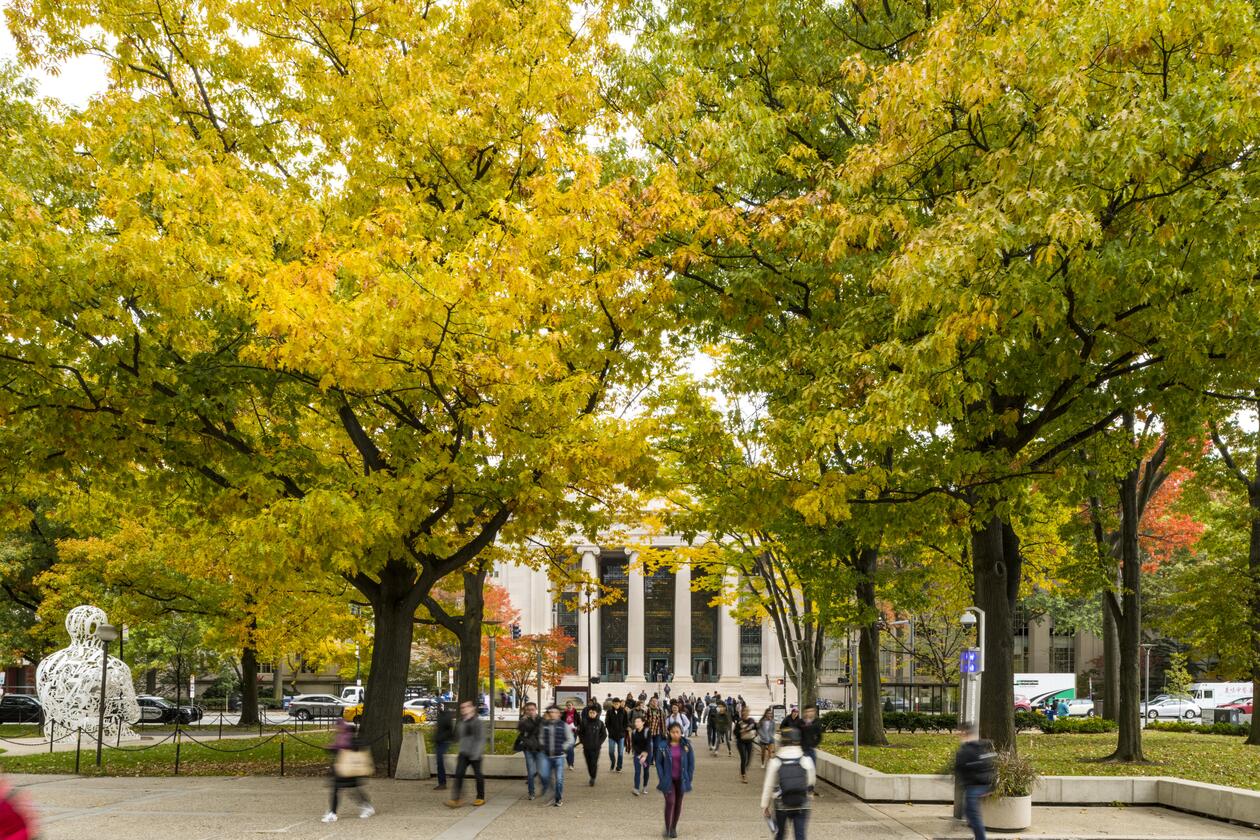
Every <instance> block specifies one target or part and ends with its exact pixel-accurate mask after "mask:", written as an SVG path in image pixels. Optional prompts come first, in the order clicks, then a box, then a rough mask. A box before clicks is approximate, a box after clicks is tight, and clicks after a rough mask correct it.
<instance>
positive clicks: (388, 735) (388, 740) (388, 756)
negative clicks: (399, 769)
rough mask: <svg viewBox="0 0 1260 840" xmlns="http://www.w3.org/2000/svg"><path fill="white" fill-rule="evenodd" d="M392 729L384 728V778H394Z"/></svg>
mask: <svg viewBox="0 0 1260 840" xmlns="http://www.w3.org/2000/svg"><path fill="white" fill-rule="evenodd" d="M393 764H394V731H393V730H392V729H386V730H385V778H387V779H392V778H394V768H393Z"/></svg>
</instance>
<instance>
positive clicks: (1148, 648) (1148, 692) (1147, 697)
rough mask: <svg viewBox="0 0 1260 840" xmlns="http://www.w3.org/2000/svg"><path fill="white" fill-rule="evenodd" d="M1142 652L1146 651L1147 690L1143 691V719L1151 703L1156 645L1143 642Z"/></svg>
mask: <svg viewBox="0 0 1260 840" xmlns="http://www.w3.org/2000/svg"><path fill="white" fill-rule="evenodd" d="M1141 647H1142V650H1144V651H1146V688H1145V689H1144V690H1143V691H1142V717H1143V718H1145V717H1146V710H1147V706H1148V705H1149V704H1150V702H1151V648H1153V647H1155V645H1154V644H1153V643H1151V642H1143V643H1142V645H1141Z"/></svg>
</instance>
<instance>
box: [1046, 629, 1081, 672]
mask: <svg viewBox="0 0 1260 840" xmlns="http://www.w3.org/2000/svg"><path fill="white" fill-rule="evenodd" d="M1050 672H1051V673H1053V674H1074V673H1076V637H1075V634H1074V633H1073V632H1072V630H1071V628H1064V629H1062V630H1060V629H1059V628H1057V627H1053V626H1052V627H1051V628H1050Z"/></svg>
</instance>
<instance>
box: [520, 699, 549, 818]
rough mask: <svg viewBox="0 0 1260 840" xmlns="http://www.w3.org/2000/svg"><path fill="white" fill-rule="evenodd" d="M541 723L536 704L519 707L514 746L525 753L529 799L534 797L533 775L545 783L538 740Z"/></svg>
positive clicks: (526, 787)
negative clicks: (519, 716)
mask: <svg viewBox="0 0 1260 840" xmlns="http://www.w3.org/2000/svg"><path fill="white" fill-rule="evenodd" d="M542 724H543V722H542V718H540V717H539V716H538V706H536V705H535V704H533V703H526V704H525V706H524V708H522V709H521V719H520V720H518V721H517V722H516V732H517V735H516V748H517V749H518V750H520V751H521V752H523V753H524V754H525V789H526V790H528V791H529V798H530V800H533V798H534V777H535V776H537V777H538V779H539V781H541V782H542V784H543V786H544V787H545V786H546V784H547V782H546V780H545V779H543V753H542V744H541V742H540V741H539V740H538V735H539V732H540V731H541V729H542Z"/></svg>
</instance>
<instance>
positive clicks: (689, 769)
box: [656, 738, 696, 793]
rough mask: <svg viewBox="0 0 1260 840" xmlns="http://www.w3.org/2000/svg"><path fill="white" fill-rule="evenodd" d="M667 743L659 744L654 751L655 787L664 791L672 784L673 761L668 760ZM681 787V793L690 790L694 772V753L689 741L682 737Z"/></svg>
mask: <svg viewBox="0 0 1260 840" xmlns="http://www.w3.org/2000/svg"><path fill="white" fill-rule="evenodd" d="M669 747H670V745H669V744H661V746H660V749H658V750H657V751H656V789H657V790H659V791H660V792H661V793H666V792H668V791H669V789H670V788H671V787H672V786H673V782H674V779H673V778H672V774H673V771H674V762H673V761H671V760H670V755H669ZM682 750H683V752H682V789H683V793H689V792H690V791H691V777H692V776H693V775H694V774H695V772H696V754H695V753H694V752H692V750H691V742H690V741H688V740H687V739H686V738H683V739H682Z"/></svg>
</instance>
